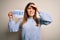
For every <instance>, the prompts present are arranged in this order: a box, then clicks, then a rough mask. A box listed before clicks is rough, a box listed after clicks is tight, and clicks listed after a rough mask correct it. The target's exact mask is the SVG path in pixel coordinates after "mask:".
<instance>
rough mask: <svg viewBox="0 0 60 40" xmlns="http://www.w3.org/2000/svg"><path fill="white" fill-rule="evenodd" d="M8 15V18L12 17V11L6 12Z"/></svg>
mask: <svg viewBox="0 0 60 40" xmlns="http://www.w3.org/2000/svg"><path fill="white" fill-rule="evenodd" d="M8 17H9V19H13V13H12V11H10V12H9V13H8Z"/></svg>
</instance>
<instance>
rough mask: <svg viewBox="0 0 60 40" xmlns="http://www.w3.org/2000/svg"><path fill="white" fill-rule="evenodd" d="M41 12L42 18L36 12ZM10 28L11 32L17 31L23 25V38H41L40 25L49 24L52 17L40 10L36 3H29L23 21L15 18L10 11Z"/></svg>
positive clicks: (27, 39)
mask: <svg viewBox="0 0 60 40" xmlns="http://www.w3.org/2000/svg"><path fill="white" fill-rule="evenodd" d="M37 12H38V13H40V19H38V18H37V16H36V14H37ZM8 16H9V24H8V25H9V29H10V32H17V31H18V30H19V27H22V40H40V39H41V38H40V26H41V25H42V24H44V25H48V24H50V23H51V22H52V20H51V17H50V16H49V15H47V14H45V13H43V12H39V11H38V9H37V7H35V4H34V3H31V2H30V3H28V4H27V6H26V7H25V10H24V18H23V20H22V22H20V20H18V22H17V23H15V21H14V20H13V14H12V12H10V13H9V15H8Z"/></svg>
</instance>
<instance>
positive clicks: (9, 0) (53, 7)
mask: <svg viewBox="0 0 60 40" xmlns="http://www.w3.org/2000/svg"><path fill="white" fill-rule="evenodd" d="M29 2H34V3H36V5H37V6H38V8H39V9H40V10H41V11H45V12H47V13H48V14H50V15H51V17H52V20H53V22H52V23H51V24H49V25H47V26H45V25H43V26H41V39H42V40H60V0H0V40H20V39H21V36H20V35H21V33H20V32H21V31H20V32H17V33H10V32H9V30H8V12H9V11H11V10H15V9H20V10H24V8H25V6H26V4H27V3H29ZM36 35H37V34H36Z"/></svg>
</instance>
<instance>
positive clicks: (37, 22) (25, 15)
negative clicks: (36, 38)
mask: <svg viewBox="0 0 60 40" xmlns="http://www.w3.org/2000/svg"><path fill="white" fill-rule="evenodd" d="M31 4H33V5H35V4H34V3H31V2H30V3H28V4H27V6H26V7H25V10H24V18H23V21H22V23H21V24H20V27H22V25H23V24H24V23H25V22H27V19H28V18H29V15H28V12H27V8H28V7H29V6H30V5H31ZM33 9H35V14H34V16H33V19H34V20H35V22H36V24H37V26H38V24H39V21H38V18H37V16H36V11H37V8H33Z"/></svg>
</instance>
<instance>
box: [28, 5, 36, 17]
mask: <svg viewBox="0 0 60 40" xmlns="http://www.w3.org/2000/svg"><path fill="white" fill-rule="evenodd" d="M31 6H33V7H35V5H32V4H31V5H30V6H29V7H28V9H27V12H28V15H29V16H30V17H33V16H34V14H35V10H34V9H33V8H32V7H31Z"/></svg>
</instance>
